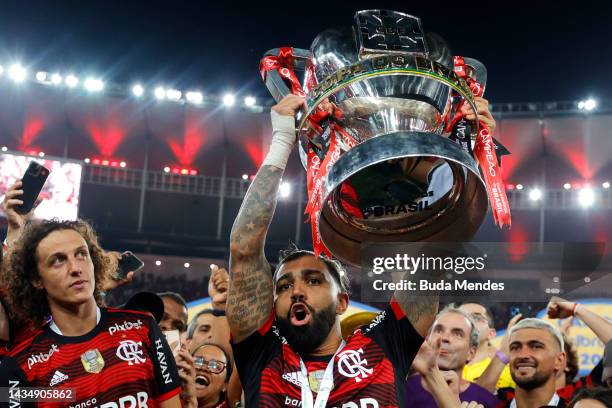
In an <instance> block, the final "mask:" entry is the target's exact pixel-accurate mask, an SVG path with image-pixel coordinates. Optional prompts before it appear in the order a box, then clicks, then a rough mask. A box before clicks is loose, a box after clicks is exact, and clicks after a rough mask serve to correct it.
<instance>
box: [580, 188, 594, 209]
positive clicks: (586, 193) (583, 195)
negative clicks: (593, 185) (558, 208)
mask: <svg viewBox="0 0 612 408" xmlns="http://www.w3.org/2000/svg"><path fill="white" fill-rule="evenodd" d="M578 203H579V204H580V205H581V206H582V207H584V208H588V207H591V206H592V205H593V204H594V203H595V193H594V192H593V190H591V189H590V188H589V187H585V188H583V189H581V190H580V191H579V192H578Z"/></svg>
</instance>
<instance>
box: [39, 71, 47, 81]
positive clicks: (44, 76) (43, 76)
mask: <svg viewBox="0 0 612 408" xmlns="http://www.w3.org/2000/svg"><path fill="white" fill-rule="evenodd" d="M48 77H49V74H48V73H46V72H45V71H38V72H37V73H36V80H37V81H38V82H47V78H48Z"/></svg>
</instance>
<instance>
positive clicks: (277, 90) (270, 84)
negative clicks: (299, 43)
mask: <svg viewBox="0 0 612 408" xmlns="http://www.w3.org/2000/svg"><path fill="white" fill-rule="evenodd" d="M265 57H280V48H274V49H271V50H270V51H268V52H266V53H265V54H264V58H265ZM308 58H310V51H308V50H303V49H301V48H293V67H283V68H287V69H289V70H292V71H293V70H298V71H303V70H304V69H305V68H306V61H308ZM266 87H267V88H268V91H270V93H271V94H272V97H273V98H274V100H275V101H276V102H280V100H281V99H283V98H284V97H285V96H287V95H289V94H290V93H291V89H289V87H288V86H287V84H286V83H285V81H284V80H283V78H281V76H280V75H279V74H278V72H277V71H276V70H272V71H268V72H267V74H266Z"/></svg>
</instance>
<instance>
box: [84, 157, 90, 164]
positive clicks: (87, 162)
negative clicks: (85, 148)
mask: <svg viewBox="0 0 612 408" xmlns="http://www.w3.org/2000/svg"><path fill="white" fill-rule="evenodd" d="M83 161H84V162H85V164H89V162H91V160H90V159H89V157H86V158H84V159H83Z"/></svg>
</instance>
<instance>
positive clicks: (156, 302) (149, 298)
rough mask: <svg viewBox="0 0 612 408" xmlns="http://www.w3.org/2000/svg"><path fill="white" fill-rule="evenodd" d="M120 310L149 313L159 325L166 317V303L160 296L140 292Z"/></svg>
mask: <svg viewBox="0 0 612 408" xmlns="http://www.w3.org/2000/svg"><path fill="white" fill-rule="evenodd" d="M119 308H120V309H127V310H136V311H139V312H149V313H151V314H152V315H153V317H154V318H155V321H156V322H157V323H159V322H160V321H161V319H162V318H163V317H164V302H163V301H162V299H161V298H160V297H159V296H157V295H156V294H155V293H152V292H139V293H137V294H135V295H134V296H132V297H131V298H130V300H128V301H127V302H126V303H125V304H124V305H122V306H120V307H119Z"/></svg>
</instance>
